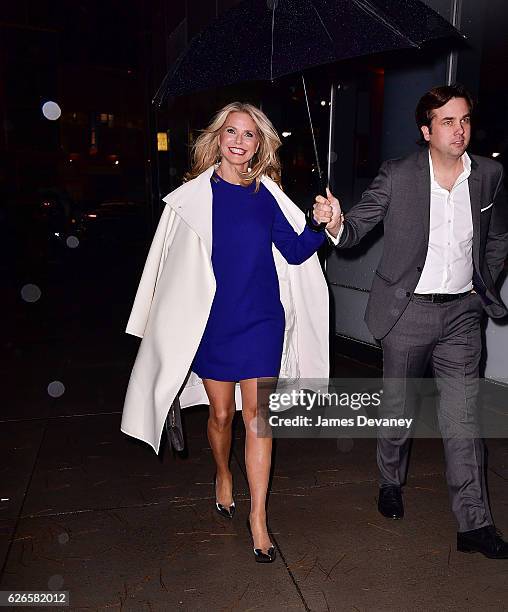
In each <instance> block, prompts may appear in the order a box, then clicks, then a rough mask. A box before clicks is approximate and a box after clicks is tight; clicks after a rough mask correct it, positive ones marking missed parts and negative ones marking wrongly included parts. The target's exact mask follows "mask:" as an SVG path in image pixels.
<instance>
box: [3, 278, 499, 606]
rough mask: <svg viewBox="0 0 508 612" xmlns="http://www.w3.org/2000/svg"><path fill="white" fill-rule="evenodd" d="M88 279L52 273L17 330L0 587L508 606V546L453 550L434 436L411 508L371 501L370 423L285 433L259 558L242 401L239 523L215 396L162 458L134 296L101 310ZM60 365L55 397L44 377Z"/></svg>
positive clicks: (105, 296) (265, 600) (196, 602)
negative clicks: (150, 422) (224, 484)
mask: <svg viewBox="0 0 508 612" xmlns="http://www.w3.org/2000/svg"><path fill="white" fill-rule="evenodd" d="M104 286H105V287H106V285H104ZM89 291H90V287H89V286H83V287H82V288H80V283H79V282H78V281H76V284H75V286H74V289H73V290H69V288H68V287H67V288H65V289H61V291H60V293H59V292H58V288H54V291H53V293H52V299H51V301H50V303H49V302H48V303H46V305H43V304H42V303H41V305H40V307H41V308H43V309H44V312H43V315H42V314H41V315H40V318H37V316H36V317H35V318H34V315H33V313H34V312H36V311H34V310H30V309H28V310H30V317H26V318H24V319H23V330H24V331H23V338H17V340H16V342H11V343H10V344H9V342H8V343H7V345H6V347H5V348H6V355H7V356H6V359H4V361H2V363H1V364H0V366H1V371H2V378H3V381H4V394H3V395H4V402H3V406H2V411H1V417H0V453H1V462H0V475H1V482H0V493H1V495H0V497H1V498H2V499H6V500H7V501H1V502H0V559H1V561H2V565H3V571H2V575H1V578H0V590H8V589H18V590H48V589H56V590H68V591H70V599H71V604H70V609H72V610H123V611H126V610H129V611H133V612H138V611H142V610H147V611H148V610H151V611H166V610H168V611H172V610H185V611H198V610H203V611H207V612H212V611H213V612H215V611H226V610H227V611H236V610H238V611H239V610H242V611H247V610H302V611H303V610H312V611H316V612H321V611H326V610H332V611H351V612H353V611H356V612H358V611H361V612H364V611H365V612H371V611H374V612H381V611H387V612H388V611H389V612H395V611H404V612H413V611H415V612H416V611H427V610H432V611H435V610H439V611H445V610H454V611H461V612H464V611H467V610H478V611H481V612H483V611H486V610H493V611H494V610H495V611H496V612H498V611H500V610H508V603H507V602H508V580H507V579H508V561H491V560H487V559H486V558H484V557H483V556H481V555H478V554H477V555H465V554H462V553H457V552H456V550H455V529H456V526H455V522H454V518H453V516H452V514H451V512H450V510H449V503H448V494H447V489H446V486H445V481H444V477H443V469H444V464H443V453H442V446H441V442H440V440H422V439H420V440H416V441H415V444H414V451H413V456H412V458H411V467H410V478H409V482H408V486H407V487H406V489H405V497H404V499H405V505H406V517H405V518H404V520H402V521H387V520H386V519H384V518H383V517H381V516H380V515H379V514H378V512H377V509H376V494H377V484H376V479H377V470H376V461H375V442H374V441H373V440H353V441H349V442H348V441H346V440H335V439H326V440H312V439H307V440H305V439H301V440H278V441H277V444H276V453H275V459H274V463H275V468H274V473H273V479H272V486H271V496H270V501H269V523H270V527H271V530H272V533H273V539H274V543H276V545H277V548H278V558H277V561H276V563H274V564H273V565H259V564H256V563H254V559H253V554H252V549H251V542H250V538H249V535H248V532H247V528H246V518H247V514H248V503H249V502H248V488H247V483H246V478H245V467H244V461H243V425H242V424H241V422H240V421H239V420H238V417H237V425H236V429H235V431H236V433H235V441H234V453H233V459H232V469H233V473H234V478H235V499H236V503H237V513H236V515H235V518H234V520H233V521H232V522H228V521H225V520H224V519H222V518H221V517H219V516H218V515H217V514H216V513H215V511H214V504H213V502H214V493H213V484H212V480H213V462H212V458H211V454H210V449H209V445H208V442H207V439H206V418H207V413H206V409H204V408H191V409H187V411H186V412H185V413H184V418H185V428H186V433H187V443H188V448H187V453H188V456H187V458H181V457H173V456H172V455H171V453H169V452H168V451H167V449H165V452H163V453H162V457H161V458H158V457H157V456H156V455H155V454H154V453H153V451H152V450H151V449H150V448H149V447H148V446H146V445H144V444H142V443H139V442H137V441H135V440H132V439H130V438H128V437H127V436H125V435H123V434H122V433H121V432H120V430H119V424H120V412H121V408H122V402H123V397H124V392H125V387H126V384H127V380H128V376H129V373H130V367H131V365H132V362H133V358H134V355H135V351H136V348H137V341H136V340H134V339H132V338H128V337H126V336H122V335H121V334H119V332H118V329H119V328H120V324H119V321H120V322H123V320H124V318H125V314H126V310H127V309H128V307H129V305H130V302H129V299H130V298H129V299H126V298H125V296H121V295H116V294H115V287H114V286H112V287H111V288H109V289H107V288H105V289H104V291H102V289H101V296H100V297H101V300H102V303H103V305H104V303H107V304H108V309H106V308H104V306H102V307H101V308H99V307H98V306H96V307H95V309H94V306H93V304H94V302H93V300H91V301H89V303H88V304H86V303H84V301H83V300H84V296H85V294H89ZM55 304H58V305H59V306H58V308H57V307H55V308H53V306H54V305H55ZM75 304H78V309H81V310H80V313H83V312H86V316H83V315H82V314H80V315H79V316H78V314H77V312H76V311H75V310H73V305H75ZM41 325H42V331H41ZM33 338H36V340H35V341H33V340H32V341H30V340H31V339H33ZM346 372H347V375H350V374H351V373H353V372H356V373H357V375H365V376H372V375H373V371H372V369H370V368H366V366H362V365H361V364H359V363H357V362H354V361H351V360H347V359H339V360H338V363H337V370H336V373H335V374H336V375H337V376H340V375H342V376H344V375H346V374H345V373H346ZM376 375H379V372H377V373H376ZM55 380H58V381H62V382H63V383H64V385H65V393H63V395H61V397H58V398H54V397H50V396H49V395H48V393H47V392H46V388H47V385H48V384H49V382H51V381H55ZM489 449H490V458H489V484H490V492H491V498H492V506H493V511H494V514H495V517H496V521H497V526H498V527H499V528H500V529H501V530H504V532H505V533H508V485H507V480H508V441H507V440H502V439H498V440H493V441H491V442H490V443H489Z"/></svg>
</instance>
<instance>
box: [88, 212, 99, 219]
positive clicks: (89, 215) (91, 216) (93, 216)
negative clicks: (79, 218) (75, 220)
mask: <svg viewBox="0 0 508 612" xmlns="http://www.w3.org/2000/svg"><path fill="white" fill-rule="evenodd" d="M87 217H88V218H89V219H97V215H96V214H95V213H88V214H87Z"/></svg>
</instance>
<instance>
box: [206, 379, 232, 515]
mask: <svg viewBox="0 0 508 612" xmlns="http://www.w3.org/2000/svg"><path fill="white" fill-rule="evenodd" d="M203 384H204V387H205V391H206V394H207V395H208V400H209V402H210V414H209V417H208V429H207V430H208V441H209V442H210V447H211V449H212V453H213V458H214V459H215V464H216V467H217V482H216V492H215V495H216V500H217V501H218V502H219V503H220V504H222V505H223V506H226V508H228V507H229V506H230V505H231V504H232V503H233V476H232V474H231V471H230V469H229V456H230V454H231V424H232V422H233V417H234V415H235V396H234V389H235V383H233V382H223V381H219V380H212V379H210V378H208V379H204V380H203Z"/></svg>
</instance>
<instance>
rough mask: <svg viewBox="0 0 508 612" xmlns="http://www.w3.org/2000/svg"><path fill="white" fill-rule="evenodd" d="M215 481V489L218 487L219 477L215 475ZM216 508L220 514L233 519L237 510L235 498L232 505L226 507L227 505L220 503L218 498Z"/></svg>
mask: <svg viewBox="0 0 508 612" xmlns="http://www.w3.org/2000/svg"><path fill="white" fill-rule="evenodd" d="M214 483H215V489H217V477H215V481H214ZM215 509H216V510H217V512H218V514H220V515H221V516H222V517H224V518H227V519H230V520H231V519H232V518H233V517H234V516H235V510H236V506H235V500H234V499H233V503H232V504H231V505H230V506H228V507H226V506H223V505H222V504H219V502H218V501H217V499H216V500H215Z"/></svg>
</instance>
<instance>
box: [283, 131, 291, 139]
mask: <svg viewBox="0 0 508 612" xmlns="http://www.w3.org/2000/svg"><path fill="white" fill-rule="evenodd" d="M282 136H283V138H287V137H288V136H291V132H282Z"/></svg>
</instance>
